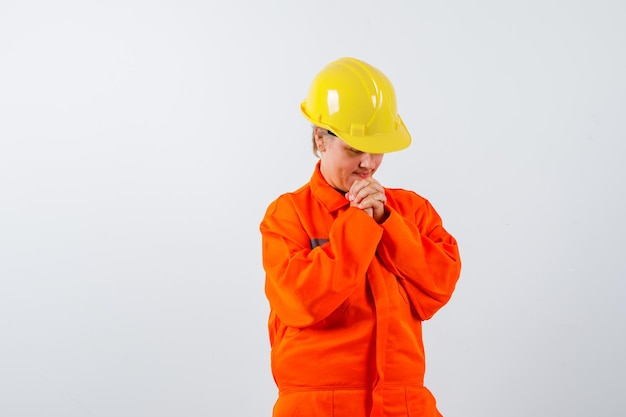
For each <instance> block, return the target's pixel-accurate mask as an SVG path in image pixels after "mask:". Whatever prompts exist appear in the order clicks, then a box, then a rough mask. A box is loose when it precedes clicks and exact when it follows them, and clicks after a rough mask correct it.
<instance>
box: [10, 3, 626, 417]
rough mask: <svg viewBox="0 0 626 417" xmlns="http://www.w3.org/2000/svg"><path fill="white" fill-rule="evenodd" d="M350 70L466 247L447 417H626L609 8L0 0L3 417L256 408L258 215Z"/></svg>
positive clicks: (263, 343)
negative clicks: (352, 64)
mask: <svg viewBox="0 0 626 417" xmlns="http://www.w3.org/2000/svg"><path fill="white" fill-rule="evenodd" d="M343 56H353V57H357V58H360V59H363V60H365V61H367V62H369V63H371V64H373V65H374V66H377V67H378V68H379V69H381V70H382V71H383V72H384V73H385V74H387V76H388V77H389V78H390V79H391V80H392V82H393V84H394V86H395V88H396V93H397V96H398V100H399V110H400V113H401V115H402V117H403V119H404V120H405V122H406V124H407V126H408V128H409V129H410V131H411V133H412V135H413V144H412V146H411V147H410V148H409V149H407V150H405V151H402V152H399V153H393V154H389V155H387V156H386V157H385V161H384V164H383V166H382V168H381V170H380V171H379V172H380V174H379V180H380V181H381V182H383V184H384V185H387V186H393V187H403V188H409V189H413V190H415V191H417V192H418V193H420V194H421V195H423V196H424V197H426V198H428V199H429V200H430V201H431V202H432V203H433V205H434V206H435V208H436V209H437V210H438V211H439V213H440V214H441V215H442V217H443V219H444V225H445V226H446V228H447V229H448V230H449V231H450V232H451V233H452V234H454V235H455V236H456V237H457V239H458V241H459V244H460V247H461V254H462V258H463V262H464V264H463V265H464V266H463V273H462V277H461V280H460V281H459V285H458V287H457V291H456V293H455V295H454V296H453V298H452V301H451V302H450V303H449V304H448V306H446V307H445V308H444V309H443V310H442V311H441V312H440V313H439V314H438V315H437V316H435V318H433V319H432V320H430V321H429V322H427V323H425V344H426V349H427V354H428V370H427V385H428V386H429V388H430V389H431V390H432V391H433V392H434V394H435V396H436V397H437V400H438V403H439V408H440V410H441V411H442V413H443V414H444V415H446V416H447V417H456V416H458V417H461V416H463V417H467V416H470V417H486V416H493V417H502V416H508V417H518V416H519V417H522V416H524V417H526V416H581V417H582V416H592V415H597V416H600V415H613V416H618V415H624V414H626V400H625V397H624V395H623V388H624V374H625V372H626V363H625V359H624V352H626V342H625V341H624V336H625V319H626V283H625V278H626V269H625V267H624V253H625V250H626V243H625V239H624V236H625V234H626V221H625V220H624V215H625V213H626V202H625V201H626V199H625V188H626V187H625V184H624V183H625V179H626V168H625V166H624V162H625V161H624V160H625V157H626V145H625V143H626V127H625V119H626V117H625V116H626V76H625V74H626V4H625V3H624V2H623V1H621V0H614V1H610V0H588V1H585V0H578V1H570V2H564V1H556V0H525V1H507V2H503V1H495V0H493V1H488V0H479V1H474V2H467V1H460V0H456V1H436V2H435V1H428V2H427V1H408V0H407V1H402V2H401V1H387V2H379V1H366V0H360V1H356V0H354V1H339V0H333V1H329V0H321V1H315V2H298V1H288V0H284V1H255V0H247V1H243V0H240V1H228V2H227V1H224V2H217V1H200V0H197V1H188V0H171V1H147V0H145V1H139V0H124V1H122V0H118V1H67V0H62V1H55V2H48V1H11V0H0V415H2V416H7V417H20V416H41V417H73V416H115V417H124V416H129V417H137V416H146V417H160V416H185V417H192V416H237V417H238V416H252V415H255V416H269V415H270V413H271V407H272V405H273V403H274V400H275V397H276V389H275V386H274V383H273V380H272V378H271V374H270V370H269V356H268V355H269V342H268V340H267V332H266V319H267V312H268V306H267V301H266V299H265V296H264V293H263V280H264V275H263V270H262V267H261V253H260V234H259V231H258V224H259V222H260V220H261V218H262V216H263V214H264V211H265V208H266V206H267V205H268V204H269V203H270V201H271V200H273V199H274V198H275V197H277V196H278V195H279V194H280V193H283V192H286V191H291V190H293V189H295V188H297V187H299V186H300V185H302V184H303V183H305V182H306V181H307V180H308V179H309V177H310V175H311V172H312V169H313V166H314V164H315V161H316V159H315V158H314V157H313V155H312V153H311V151H310V127H309V124H308V122H306V120H305V119H304V118H303V117H302V116H301V115H300V113H299V104H300V101H301V100H302V99H303V98H304V97H305V95H306V92H307V89H308V86H309V83H310V81H311V80H312V78H313V77H314V75H315V74H316V73H317V72H318V71H319V70H320V69H321V68H322V67H323V66H324V65H325V64H326V63H328V62H330V61H332V60H334V59H337V58H340V57H343Z"/></svg>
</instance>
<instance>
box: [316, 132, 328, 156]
mask: <svg viewBox="0 0 626 417" xmlns="http://www.w3.org/2000/svg"><path fill="white" fill-rule="evenodd" d="M314 133H315V145H317V150H318V151H320V152H324V151H326V138H325V137H324V135H323V134H322V132H321V129H320V128H318V127H316V128H315V132H314Z"/></svg>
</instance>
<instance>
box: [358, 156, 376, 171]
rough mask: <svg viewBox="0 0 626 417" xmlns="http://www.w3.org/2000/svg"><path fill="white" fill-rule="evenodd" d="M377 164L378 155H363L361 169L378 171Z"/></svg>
mask: <svg viewBox="0 0 626 417" xmlns="http://www.w3.org/2000/svg"><path fill="white" fill-rule="evenodd" d="M376 164H377V158H376V154H373V153H363V154H362V155H361V163H360V164H359V166H360V167H361V168H366V169H376Z"/></svg>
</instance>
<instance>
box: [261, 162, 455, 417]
mask: <svg viewBox="0 0 626 417" xmlns="http://www.w3.org/2000/svg"><path fill="white" fill-rule="evenodd" d="M385 195H386V197H387V202H386V208H387V210H388V211H389V217H388V218H387V219H386V220H385V221H384V222H383V223H382V224H377V223H376V222H375V221H374V220H373V219H372V217H370V216H368V215H367V214H366V213H365V212H364V211H363V210H360V209H358V208H355V207H350V203H349V202H348V201H347V200H346V199H345V198H344V196H343V194H341V193H340V192H338V191H337V190H335V189H334V188H332V187H331V186H329V185H328V183H327V182H326V181H325V180H324V178H323V176H322V175H321V173H320V171H319V162H318V164H317V166H316V169H315V172H314V173H313V176H312V177H311V180H310V182H309V183H308V184H306V185H304V186H303V187H301V188H300V189H298V190H297V191H295V192H292V193H287V194H284V195H282V196H280V197H279V198H278V199H276V200H275V201H274V202H272V203H271V204H270V206H269V207H268V209H267V212H266V214H265V217H264V218H263V221H262V222H261V226H260V230H261V233H262V238H263V266H264V268H265V272H266V282H265V291H266V295H267V298H268V300H269V304H270V316H269V338H270V344H271V348H272V351H271V364H272V373H273V376H274V380H275V381H276V384H277V386H278V389H279V398H278V400H277V402H276V404H275V406H274V413H273V416H274V417H287V416H289V417H293V416H300V417H308V416H311V417H313V416H315V417H325V416H329V417H330V416H335V417H365V416H375V417H379V416H380V417H382V416H388V417H399V416H411V417H416V416H428V417H431V416H433V417H434V416H440V414H439V412H438V411H437V408H436V405H435V399H434V398H433V396H432V394H431V393H430V391H428V389H426V388H425V387H424V385H423V382H424V348H423V343H422V327H421V322H422V321H423V320H427V319H429V318H430V317H432V316H433V314H435V312H437V310H439V309H440V308H441V307H442V306H443V305H444V304H446V302H448V300H449V299H450V297H451V295H452V292H453V291H454V287H455V285H456V282H457V280H458V278H459V274H460V268H461V263H460V258H459V253H458V248H457V245H456V241H455V239H454V238H453V237H452V236H451V235H450V234H448V232H447V231H446V230H445V229H444V228H443V226H442V223H441V219H440V217H439V215H438V214H437V213H436V212H435V210H434V209H433V207H432V206H431V205H430V203H429V202H428V201H427V200H425V199H424V198H422V197H420V196H418V195H417V194H415V193H413V192H411V191H407V190H402V189H388V188H386V189H385Z"/></svg>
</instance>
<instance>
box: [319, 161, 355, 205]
mask: <svg viewBox="0 0 626 417" xmlns="http://www.w3.org/2000/svg"><path fill="white" fill-rule="evenodd" d="M320 165H321V161H317V164H316V165H315V171H313V175H312V176H311V181H310V184H311V191H312V192H313V195H314V196H315V198H316V199H317V200H318V201H319V202H320V203H321V204H322V205H323V206H324V207H326V209H327V210H328V211H329V212H334V211H337V210H339V209H341V208H343V207H345V206H348V205H349V204H350V202H349V201H348V200H346V198H345V197H344V195H343V193H342V192H341V191H337V190H336V189H334V188H333V187H331V186H330V185H329V184H328V182H326V180H325V179H324V176H323V175H322V172H321V171H320Z"/></svg>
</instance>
